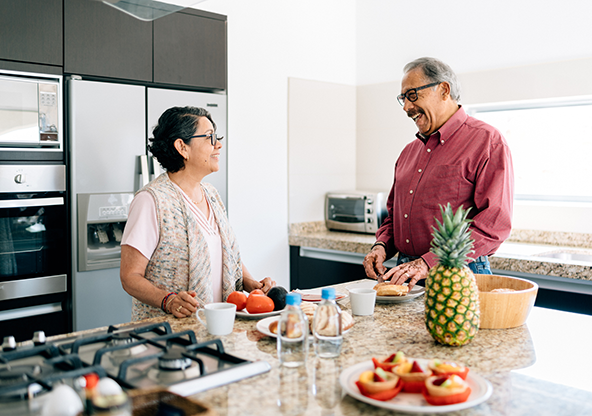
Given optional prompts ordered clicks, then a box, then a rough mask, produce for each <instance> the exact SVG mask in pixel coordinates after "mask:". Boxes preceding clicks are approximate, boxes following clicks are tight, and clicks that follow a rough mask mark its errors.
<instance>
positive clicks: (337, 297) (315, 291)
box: [293, 288, 348, 303]
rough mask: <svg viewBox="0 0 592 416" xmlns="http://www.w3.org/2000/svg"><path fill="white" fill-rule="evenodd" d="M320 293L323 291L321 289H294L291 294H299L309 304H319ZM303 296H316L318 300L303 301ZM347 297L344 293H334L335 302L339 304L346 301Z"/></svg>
mask: <svg viewBox="0 0 592 416" xmlns="http://www.w3.org/2000/svg"><path fill="white" fill-rule="evenodd" d="M322 291H323V289H322V288H321V289H306V290H300V289H295V290H293V292H296V293H300V295H303V296H302V300H303V301H306V302H310V303H320V302H321V293H322ZM304 295H312V296H318V300H308V299H305V298H304ZM347 297H348V295H347V294H345V293H341V292H335V301H336V302H341V301H343V300H345V299H347Z"/></svg>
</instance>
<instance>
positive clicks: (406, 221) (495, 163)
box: [364, 58, 514, 288]
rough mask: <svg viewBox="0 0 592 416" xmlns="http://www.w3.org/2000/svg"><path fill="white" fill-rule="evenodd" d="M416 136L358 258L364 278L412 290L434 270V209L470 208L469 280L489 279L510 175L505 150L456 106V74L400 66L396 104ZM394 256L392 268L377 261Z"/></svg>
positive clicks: (441, 66) (423, 64)
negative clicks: (367, 247)
mask: <svg viewBox="0 0 592 416" xmlns="http://www.w3.org/2000/svg"><path fill="white" fill-rule="evenodd" d="M397 100H398V101H399V103H400V104H401V105H402V106H403V111H405V112H406V113H407V116H408V117H409V118H411V119H412V120H413V121H414V122H415V125H416V126H417V129H418V130H419V131H418V133H416V137H417V140H414V141H412V142H411V143H409V144H408V145H407V146H406V147H405V149H403V151H402V153H401V155H400V156H399V159H398V160H397V163H396V164H395V178H394V183H393V187H392V188H391V192H390V194H389V198H388V202H387V208H388V214H389V215H388V217H387V218H386V219H385V221H384V222H383V223H382V225H381V227H380V229H379V230H378V231H377V232H376V243H375V244H374V245H373V246H372V250H371V251H370V253H369V254H368V255H366V258H365V259H364V268H365V270H366V274H367V275H368V277H371V278H373V279H377V278H379V277H381V278H383V279H384V280H386V281H389V280H390V282H391V283H392V284H398V285H400V284H402V283H404V282H405V281H407V280H408V281H409V287H410V288H411V287H413V286H414V285H415V284H416V283H417V282H418V281H419V280H421V279H425V278H426V277H427V274H428V270H429V269H430V268H431V267H433V266H434V265H436V264H437V263H438V259H437V257H436V256H435V255H434V254H433V253H431V252H430V242H431V239H432V236H431V233H432V231H433V230H432V226H435V225H436V222H435V219H434V218H438V219H441V218H440V217H441V215H440V209H439V206H440V205H442V206H445V205H446V204H447V203H449V202H450V204H451V205H452V208H453V209H454V210H456V209H457V208H458V207H460V206H461V205H462V206H463V207H464V208H465V209H466V208H469V207H471V210H470V212H469V218H471V219H472V222H471V227H470V228H471V236H472V238H473V239H474V240H475V243H474V247H473V248H474V253H473V258H474V261H473V262H470V263H469V264H468V266H469V267H470V268H471V269H472V270H473V272H474V273H481V274H491V270H490V267H489V260H488V256H489V255H491V254H493V253H495V251H496V250H497V249H498V248H499V246H500V244H501V243H502V242H503V241H504V240H505V239H506V238H508V236H509V235H510V230H511V218H512V202H513V191H514V172H513V168H512V158H511V155H510V149H509V148H508V144H507V143H506V141H505V139H504V138H503V137H502V135H501V134H500V132H499V131H497V130H496V129H495V128H493V127H491V126H490V125H488V124H486V123H484V122H482V121H480V120H477V119H475V118H473V117H469V116H468V115H467V114H466V113H465V111H464V109H463V108H462V106H461V105H459V101H460V88H459V85H458V81H457V80H456V75H455V74H454V72H453V71H452V69H451V68H450V67H449V66H448V65H446V64H445V63H443V62H441V61H439V60H437V59H434V58H420V59H417V60H415V61H413V62H410V63H409V64H407V65H406V66H405V68H404V76H403V80H402V81H401V95H399V96H398V97H397ZM397 253H398V254H399V256H398V259H397V267H394V268H392V269H391V270H389V271H388V272H386V268H385V267H384V265H383V262H384V261H386V260H387V259H389V258H391V257H393V256H394V255H395V254H397Z"/></svg>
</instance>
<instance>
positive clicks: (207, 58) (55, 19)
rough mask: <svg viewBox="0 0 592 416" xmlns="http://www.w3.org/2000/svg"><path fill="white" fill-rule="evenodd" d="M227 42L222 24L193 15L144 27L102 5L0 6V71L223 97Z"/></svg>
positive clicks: (63, 0)
mask: <svg viewBox="0 0 592 416" xmlns="http://www.w3.org/2000/svg"><path fill="white" fill-rule="evenodd" d="M226 42H227V32H226V16H223V15H219V14H216V13H210V12H205V11H201V10H196V9H190V8H187V9H183V10H182V11H180V12H177V13H173V14H170V15H168V16H165V17H161V18H159V19H156V20H154V21H151V22H145V21H142V20H139V19H136V18H134V17H132V16H130V15H128V14H126V13H124V12H122V11H121V10H118V9H115V8H113V7H110V6H109V5H107V4H104V3H103V2H101V1H92V0H0V61H2V62H5V63H6V64H2V68H3V69H11V70H12V69H13V68H14V67H15V65H16V66H17V67H18V69H22V70H27V68H28V66H31V65H36V66H45V67H49V68H50V70H49V71H48V72H51V73H54V72H55V71H54V70H51V67H52V66H53V67H55V69H56V70H57V71H59V73H66V74H76V75H82V76H87V77H98V78H113V79H119V80H131V81H137V82H140V83H156V84H166V85H171V86H186V87H195V88H199V89H203V90H225V89H226V85H227V57H226V55H227V49H226ZM9 67H10V68H9Z"/></svg>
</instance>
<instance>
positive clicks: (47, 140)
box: [0, 75, 61, 150]
mask: <svg viewBox="0 0 592 416" xmlns="http://www.w3.org/2000/svg"><path fill="white" fill-rule="evenodd" d="M59 94H60V83H59V80H45V79H33V78H24V77H8V76H2V75H0V148H8V149H13V150H14V149H18V148H23V147H24V148H27V147H28V148H59V147H60V145H61V135H60V111H61V110H60V103H61V101H60V96H59Z"/></svg>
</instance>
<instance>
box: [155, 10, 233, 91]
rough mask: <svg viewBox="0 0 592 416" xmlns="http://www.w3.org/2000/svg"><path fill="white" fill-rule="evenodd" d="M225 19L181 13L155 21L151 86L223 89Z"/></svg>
mask: <svg viewBox="0 0 592 416" xmlns="http://www.w3.org/2000/svg"><path fill="white" fill-rule="evenodd" d="M226 72H227V70H226V18H225V17H224V16H220V15H216V14H213V13H206V12H200V11H197V10H195V11H194V10H187V9H186V10H184V11H182V12H178V13H174V14H170V15H168V16H165V17H162V18H160V19H157V20H155V21H154V82H156V83H164V84H173V85H187V86H193V87H201V88H208V89H210V88H213V89H220V90H224V89H226Z"/></svg>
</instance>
